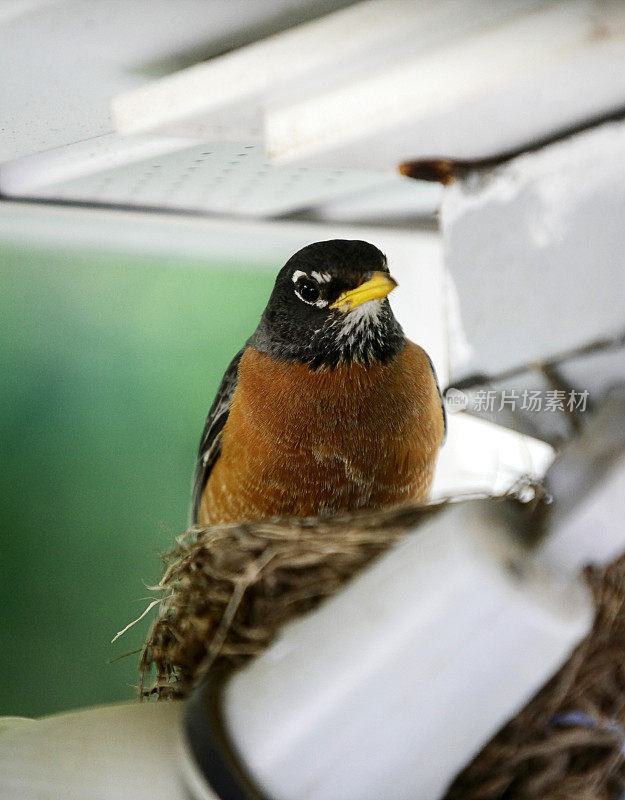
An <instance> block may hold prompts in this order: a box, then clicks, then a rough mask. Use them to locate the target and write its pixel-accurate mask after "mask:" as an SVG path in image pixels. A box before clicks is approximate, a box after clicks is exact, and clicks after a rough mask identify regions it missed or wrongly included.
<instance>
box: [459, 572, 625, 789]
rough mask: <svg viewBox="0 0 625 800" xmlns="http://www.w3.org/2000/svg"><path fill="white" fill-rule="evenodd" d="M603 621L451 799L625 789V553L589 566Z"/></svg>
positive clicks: (462, 778)
mask: <svg viewBox="0 0 625 800" xmlns="http://www.w3.org/2000/svg"><path fill="white" fill-rule="evenodd" d="M585 577H586V579H587V581H588V583H589V585H590V588H591V590H592V593H593V599H594V604H595V620H594V624H593V627H592V630H591V631H590V633H589V634H588V636H587V637H586V638H585V639H584V640H583V641H582V642H581V644H580V645H579V646H578V647H577V648H576V650H575V651H574V653H573V655H572V656H571V658H570V659H569V660H568V661H567V662H566V664H565V665H564V666H563V667H562V669H561V670H560V671H559V672H558V673H557V674H556V675H555V677H554V678H552V680H551V681H549V683H548V684H547V685H546V686H545V687H544V688H543V689H542V690H541V691H540V692H539V693H538V694H537V695H536V697H534V698H533V699H532V700H531V701H530V702H529V703H528V705H527V706H526V707H525V708H524V709H523V710H522V711H521V712H520V713H519V714H518V715H517V716H516V717H515V718H514V719H512V720H511V721H510V722H509V723H508V724H507V725H506V726H505V727H504V728H503V730H501V731H500V732H499V733H498V734H497V735H496V736H495V737H494V738H493V739H492V740H491V741H490V742H489V743H488V745H486V747H485V748H484V749H483V750H482V752H481V753H480V754H479V755H478V756H477V758H475V759H474V761H473V762H472V763H471V764H470V765H469V766H468V767H467V768H466V769H465V770H464V771H463V772H462V773H461V774H460V775H459V776H458V777H457V778H456V780H455V781H454V783H453V784H452V786H451V787H450V789H449V791H448V793H447V795H446V797H445V800H534V799H535V800H539V799H540V800H617V798H618V799H619V800H620V799H621V798H623V796H624V795H625V757H624V752H623V749H624V744H625V730H624V729H623V728H622V727H621V726H622V724H623V723H625V557H623V558H620V559H619V560H618V561H615V562H614V563H613V564H611V565H610V566H609V567H608V568H607V569H595V568H588V569H586V571H585Z"/></svg>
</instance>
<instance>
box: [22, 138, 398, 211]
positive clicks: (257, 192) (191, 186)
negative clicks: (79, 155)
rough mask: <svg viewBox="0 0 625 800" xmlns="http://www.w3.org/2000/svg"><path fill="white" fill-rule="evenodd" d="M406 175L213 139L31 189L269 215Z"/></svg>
mask: <svg viewBox="0 0 625 800" xmlns="http://www.w3.org/2000/svg"><path fill="white" fill-rule="evenodd" d="M38 157H39V158H41V155H39V156H38ZM406 180H407V179H404V178H402V177H401V176H398V175H394V174H393V173H379V172H378V173H376V172H365V171H353V170H350V171H346V170H338V169H334V170H331V169H317V168H313V169H311V168H308V167H301V166H281V167H277V166H273V165H271V164H270V163H269V162H268V161H267V159H266V157H265V154H264V153H263V150H262V148H261V147H260V146H259V145H257V144H245V143H232V142H213V143H211V144H201V145H194V146H193V147H188V148H185V149H183V150H178V151H176V152H173V153H165V154H162V155H159V156H157V157H151V158H143V159H140V160H137V161H134V162H132V163H129V164H125V165H123V166H117V167H113V168H110V169H104V170H100V171H98V172H92V173H91V174H87V175H83V176H81V177H76V178H72V179H71V180H66V181H61V182H55V183H51V184H48V185H42V186H40V187H38V188H36V189H35V190H32V189H31V190H30V191H29V192H28V194H29V195H30V196H33V195H35V196H37V197H42V198H56V199H60V200H72V201H87V202H98V203H114V204H123V205H131V206H133V205H136V206H152V207H158V208H174V209H185V210H196V211H206V212H213V213H219V214H236V215H243V216H272V215H276V214H281V213H285V212H288V211H293V210H297V209H300V208H303V207H307V206H311V205H316V204H318V203H322V202H326V201H329V200H332V199H335V198H337V197H342V196H346V195H350V194H355V193H357V192H361V191H363V190H371V189H374V188H376V187H380V188H381V189H382V188H384V189H387V188H388V187H389V186H394V185H397V186H399V187H401V186H402V184H403V182H404V181H406ZM14 194H16V195H17V194H19V192H14Z"/></svg>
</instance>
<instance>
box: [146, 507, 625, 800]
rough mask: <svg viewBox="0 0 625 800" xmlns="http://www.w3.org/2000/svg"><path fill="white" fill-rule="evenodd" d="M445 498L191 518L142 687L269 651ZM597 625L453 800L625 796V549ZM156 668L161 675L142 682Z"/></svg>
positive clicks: (605, 578)
mask: <svg viewBox="0 0 625 800" xmlns="http://www.w3.org/2000/svg"><path fill="white" fill-rule="evenodd" d="M439 510H440V505H438V506H437V505H433V506H424V507H416V506H412V507H411V506H406V507H403V508H399V509H394V510H391V511H381V512H369V513H360V514H355V515H351V516H345V517H340V518H333V519H328V520H289V521H279V520H276V521H270V522H263V523H244V524H239V525H228V526H222V527H206V528H202V527H195V528H192V529H190V530H189V531H187V532H186V533H184V534H183V535H182V536H181V537H180V538H179V539H178V545H177V547H176V548H175V549H174V550H173V551H172V552H171V553H169V554H168V556H167V557H166V564H167V569H166V572H165V575H164V577H163V580H162V581H161V583H160V585H159V588H160V590H161V592H162V598H161V600H160V610H159V615H158V617H157V619H156V621H155V622H154V624H153V626H152V629H151V630H150V633H149V636H148V640H147V644H146V647H145V650H144V652H143V655H142V658H141V665H140V669H141V673H142V681H141V694H142V695H143V696H145V695H153V694H155V695H157V696H158V697H161V698H169V697H174V698H180V697H184V696H185V695H186V694H188V693H189V692H190V691H191V689H192V688H193V687H194V686H195V685H196V684H197V683H198V682H199V681H200V680H201V679H202V678H203V677H204V676H206V675H207V674H208V673H209V672H210V671H211V670H213V669H219V670H222V669H223V668H224V667H230V668H234V667H237V666H239V665H241V664H243V663H244V662H245V661H246V660H247V659H249V658H252V657H254V656H256V655H258V654H259V653H260V652H262V651H263V650H264V649H265V648H266V647H267V646H268V645H269V644H271V642H272V641H273V640H274V639H275V637H276V635H277V634H278V632H279V630H280V628H281V627H282V625H284V623H286V622H287V621H289V620H291V619H293V618H295V617H296V616H298V615H300V614H303V613H305V612H307V611H309V610H311V609H312V608H314V607H315V606H316V605H318V604H319V603H320V602H321V601H322V600H323V599H324V598H326V597H329V596H330V595H332V594H334V593H335V592H337V591H338V590H339V589H340V588H341V587H342V586H343V585H344V584H345V583H346V582H347V581H348V580H350V578H352V577H353V576H354V575H355V574H356V573H357V572H359V571H360V570H361V569H362V568H363V567H365V566H366V565H367V564H369V563H370V562H371V561H372V560H373V559H375V558H376V557H377V556H379V555H380V554H381V553H382V552H383V551H384V550H386V549H387V548H388V547H390V546H391V545H392V544H393V543H394V542H396V541H397V540H398V539H400V538H401V537H402V536H403V535H404V534H405V533H406V532H407V531H408V530H411V529H414V528H415V527H416V526H418V525H419V524H420V523H421V522H422V521H423V520H424V519H425V518H426V517H429V516H430V515H432V514H436V513H438V511H439ZM586 577H587V580H588V581H589V584H590V586H591V589H592V592H593V595H594V601H595V606H596V617H595V622H594V626H593V629H592V631H591V632H590V634H589V635H588V636H587V638H586V639H585V640H584V641H583V642H582V643H581V644H580V645H579V646H578V648H577V649H576V650H575V652H574V653H573V655H572V656H571V658H570V659H569V661H568V662H567V663H566V664H565V665H564V667H563V668H562V669H561V670H560V671H559V672H558V673H557V675H556V676H555V677H554V678H553V679H552V680H551V681H550V682H549V683H548V684H547V685H546V686H545V687H544V688H543V689H542V690H541V691H540V692H539V693H538V694H537V695H536V697H534V699H532V700H531V701H530V702H529V703H528V705H527V706H526V707H525V708H524V709H523V710H522V711H521V712H520V713H519V714H518V715H517V716H516V717H515V718H514V719H513V720H511V721H510V722H509V723H508V724H507V725H506V726H505V727H504V728H503V729H502V730H501V731H500V732H499V733H498V734H497V735H496V736H495V737H494V738H493V739H492V740H491V741H490V742H489V743H488V745H486V747H485V748H484V749H483V750H482V751H481V752H480V753H479V755H478V756H477V757H476V758H475V759H474V760H473V762H472V763H471V764H470V765H469V766H468V767H467V768H466V769H465V770H463V772H462V773H461V774H460V775H458V776H457V777H456V779H455V780H454V782H453V783H452V785H451V786H450V788H449V790H448V793H447V795H446V800H521V798H522V799H523V800H533V799H534V798H536V800H538V798H540V800H573V798H575V800H616V798H622V797H623V796H624V794H625V758H624V755H623V746H624V742H625V731H624V730H623V729H622V728H621V724H622V723H625V558H623V559H621V560H619V561H617V562H615V563H614V564H613V565H611V566H610V567H609V568H607V569H606V570H599V569H588V570H587V571H586ZM153 669H155V670H156V680H155V682H154V683H153V684H152V685H151V686H146V684H147V680H148V675H149V674H150V672H151V671H152V670H153Z"/></svg>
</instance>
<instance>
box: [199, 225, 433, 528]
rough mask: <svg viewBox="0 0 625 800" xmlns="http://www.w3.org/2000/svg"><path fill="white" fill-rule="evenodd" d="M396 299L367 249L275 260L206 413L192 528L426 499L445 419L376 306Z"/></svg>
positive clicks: (338, 247)
mask: <svg viewBox="0 0 625 800" xmlns="http://www.w3.org/2000/svg"><path fill="white" fill-rule="evenodd" d="M396 286H397V283H396V281H395V280H394V279H393V278H392V277H391V276H390V274H389V270H388V267H387V264H386V257H385V256H384V254H383V253H382V252H380V250H378V248H377V247H374V245H372V244H369V243H368V242H363V241H358V240H346V239H334V240H331V241H327V242H316V243H314V244H310V245H308V246H307V247H304V248H303V249H302V250H300V251H299V252H297V253H295V255H294V256H292V257H291V258H290V259H289V260H288V261H287V263H286V264H285V265H284V267H283V268H282V269H281V270H280V272H279V273H278V277H277V278H276V282H275V286H274V288H273V292H272V293H271V297H270V298H269V302H268V304H267V307H266V308H265V310H264V312H263V314H262V317H261V319H260V323H259V325H258V327H257V328H256V330H255V331H254V333H253V334H252V336H251V337H250V339H249V340H248V341H247V343H246V344H245V346H244V347H243V349H242V350H240V351H239V352H238V353H237V355H236V356H235V357H234V359H233V360H232V362H231V363H230V366H229V367H228V369H227V370H226V373H225V375H224V377H223V380H222V382H221V385H220V387H219V390H218V392H217V396H216V397H215V400H214V402H213V405H212V406H211V409H210V411H209V414H208V419H207V420H206V425H205V427H204V432H203V433H202V439H201V442H200V447H199V453H198V459H197V465H196V470H195V483H194V492H193V510H192V518H193V522H198V523H200V524H221V523H227V522H240V521H243V520H258V519H266V518H268V517H273V516H298V517H301V516H306V517H308V516H318V515H321V514H329V513H334V512H338V511H341V510H354V509H359V508H381V507H383V506H390V505H395V504H398V503H401V502H403V501H408V500H413V501H426V500H427V498H428V494H429V490H430V486H431V483H432V476H433V472H434V467H435V463H436V457H437V453H438V450H439V448H440V446H441V444H442V441H443V438H444V434H445V411H444V407H443V404H442V400H441V394H440V389H439V386H438V382H437V379H436V374H435V371H434V367H433V365H432V362H431V361H430V358H429V357H428V355H427V353H426V352H425V350H423V349H422V348H421V347H419V346H418V345H416V344H414V343H413V342H410V341H409V340H408V339H406V337H405V336H404V333H403V331H402V328H401V326H400V325H399V323H398V322H397V320H396V319H395V317H394V315H393V312H392V310H391V307H390V305H389V302H388V298H387V295H388V294H389V292H391V291H392V290H393V289H394V288H395V287H396Z"/></svg>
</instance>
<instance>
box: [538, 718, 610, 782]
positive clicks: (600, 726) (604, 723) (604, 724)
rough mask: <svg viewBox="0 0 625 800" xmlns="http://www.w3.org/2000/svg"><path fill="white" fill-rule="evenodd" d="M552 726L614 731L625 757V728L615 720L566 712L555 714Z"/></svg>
mask: <svg viewBox="0 0 625 800" xmlns="http://www.w3.org/2000/svg"><path fill="white" fill-rule="evenodd" d="M550 724H551V725H553V726H556V727H562V728H565V727H575V726H580V727H583V728H595V729H596V730H606V731H614V732H615V733H618V735H619V736H620V738H621V753H622V754H623V755H624V756H625V728H624V727H623V726H622V725H621V724H620V723H618V722H617V721H616V720H615V719H605V720H604V719H597V717H593V716H591V715H590V714H586V712H584V711H564V712H562V713H561V714H555V715H554V716H553V717H552V718H551V722H550ZM624 797H625V796H624Z"/></svg>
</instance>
